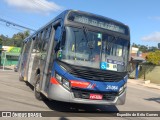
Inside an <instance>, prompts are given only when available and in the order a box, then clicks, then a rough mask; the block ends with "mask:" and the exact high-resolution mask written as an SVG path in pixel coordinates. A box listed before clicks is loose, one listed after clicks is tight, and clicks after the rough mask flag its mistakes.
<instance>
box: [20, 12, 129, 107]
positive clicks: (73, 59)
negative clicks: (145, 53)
mask: <svg viewBox="0 0 160 120" xmlns="http://www.w3.org/2000/svg"><path fill="white" fill-rule="evenodd" d="M129 50H130V31H129V27H128V26H127V25H125V24H123V23H121V22H118V21H116V20H113V19H110V18H107V17H104V16H101V15H96V14H92V13H88V12H84V11H78V10H66V11H64V12H62V13H61V14H60V15H58V16H57V17H55V18H54V19H53V20H52V21H50V22H49V23H47V24H46V25H45V26H43V27H41V28H40V29H39V30H37V31H36V32H35V33H33V34H32V35H30V36H29V37H27V38H26V39H25V40H24V41H23V49H22V52H21V59H20V68H19V73H20V74H19V79H20V80H23V81H26V82H28V83H30V84H31V85H33V86H34V94H35V97H36V98H37V99H38V100H42V99H44V96H45V97H46V98H48V99H49V100H56V101H63V102H70V103H81V104H103V105H123V104H124V103H125V99H126V91H127V79H128V71H127V66H128V60H129Z"/></svg>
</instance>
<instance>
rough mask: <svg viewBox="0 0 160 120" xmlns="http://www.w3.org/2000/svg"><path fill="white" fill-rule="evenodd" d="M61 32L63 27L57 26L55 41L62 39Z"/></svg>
mask: <svg viewBox="0 0 160 120" xmlns="http://www.w3.org/2000/svg"><path fill="white" fill-rule="evenodd" d="M61 34H62V29H61V27H57V29H56V31H55V35H54V40H55V41H57V42H58V41H60V39H61Z"/></svg>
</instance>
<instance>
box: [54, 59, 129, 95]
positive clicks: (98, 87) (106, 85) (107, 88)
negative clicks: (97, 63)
mask: <svg viewBox="0 0 160 120" xmlns="http://www.w3.org/2000/svg"><path fill="white" fill-rule="evenodd" d="M55 70H56V72H57V73H58V74H60V75H61V76H63V77H65V78H66V79H68V80H79V81H82V82H90V83H91V85H95V86H94V87H88V88H82V89H85V90H94V91H101V92H117V91H118V90H119V89H120V87H122V86H123V85H124V84H125V83H126V82H127V80H123V79H122V80H120V81H119V82H102V81H94V80H85V79H81V78H77V77H75V76H73V75H71V74H69V73H68V72H66V71H64V70H63V69H62V68H61V67H60V66H59V65H58V64H57V63H56V62H54V66H53V69H52V76H53V75H54V71H55Z"/></svg>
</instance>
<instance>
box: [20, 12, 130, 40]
mask: <svg viewBox="0 0 160 120" xmlns="http://www.w3.org/2000/svg"><path fill="white" fill-rule="evenodd" d="M70 12H77V13H82V14H86V15H90V16H96V17H100V18H103V19H106V20H109V21H113V22H115V23H117V24H121V25H123V26H126V27H128V25H126V24H124V23H122V22H120V21H117V20H114V19H111V18H108V17H105V16H102V15H97V14H93V13H90V12H84V11H80V10H73V9H68V10H65V11H63V12H62V13H60V14H59V15H58V16H57V17H55V18H54V19H52V20H51V21H50V22H48V23H47V24H46V25H44V26H42V27H40V28H39V29H38V30H37V31H36V32H34V33H33V34H32V35H30V36H28V37H27V38H25V39H24V41H23V42H27V41H28V39H29V38H30V37H33V36H35V35H36V34H37V32H40V31H42V29H44V28H45V27H47V26H48V25H50V24H52V23H53V22H54V21H56V20H58V19H60V18H61V19H65V17H66V15H68V14H69V13H70Z"/></svg>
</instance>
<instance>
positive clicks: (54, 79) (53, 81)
mask: <svg viewBox="0 0 160 120" xmlns="http://www.w3.org/2000/svg"><path fill="white" fill-rule="evenodd" d="M50 82H51V83H52V84H59V83H58V81H57V80H56V78H54V77H51V80H50Z"/></svg>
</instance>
